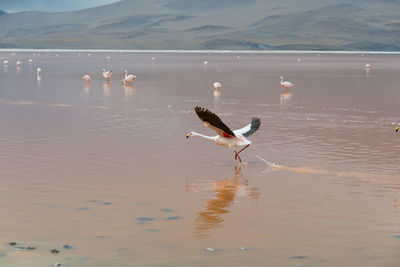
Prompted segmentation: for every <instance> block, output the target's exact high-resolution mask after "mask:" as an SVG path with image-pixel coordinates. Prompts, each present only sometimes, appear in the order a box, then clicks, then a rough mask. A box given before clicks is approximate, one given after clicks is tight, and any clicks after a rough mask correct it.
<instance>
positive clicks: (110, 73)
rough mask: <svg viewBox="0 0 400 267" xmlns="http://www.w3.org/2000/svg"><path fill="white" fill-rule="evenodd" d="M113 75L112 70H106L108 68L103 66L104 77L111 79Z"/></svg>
mask: <svg viewBox="0 0 400 267" xmlns="http://www.w3.org/2000/svg"><path fill="white" fill-rule="evenodd" d="M111 75H112V70H109V71H106V70H105V69H104V68H103V77H104V78H105V79H106V80H107V81H109V80H110V79H111Z"/></svg>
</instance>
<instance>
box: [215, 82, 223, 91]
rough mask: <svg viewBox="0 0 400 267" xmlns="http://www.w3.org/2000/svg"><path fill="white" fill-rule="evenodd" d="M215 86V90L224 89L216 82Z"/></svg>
mask: <svg viewBox="0 0 400 267" xmlns="http://www.w3.org/2000/svg"><path fill="white" fill-rule="evenodd" d="M213 86H214V88H215V90H218V89H220V88H221V87H222V85H221V83H220V82H214V84H213Z"/></svg>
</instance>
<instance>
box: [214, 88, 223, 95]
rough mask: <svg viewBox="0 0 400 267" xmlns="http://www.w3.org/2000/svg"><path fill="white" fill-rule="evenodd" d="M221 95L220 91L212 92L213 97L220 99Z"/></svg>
mask: <svg viewBox="0 0 400 267" xmlns="http://www.w3.org/2000/svg"><path fill="white" fill-rule="evenodd" d="M221 95H222V91H221V90H218V89H215V90H214V97H220V96H221Z"/></svg>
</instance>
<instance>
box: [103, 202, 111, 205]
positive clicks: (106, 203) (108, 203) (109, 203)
mask: <svg viewBox="0 0 400 267" xmlns="http://www.w3.org/2000/svg"><path fill="white" fill-rule="evenodd" d="M103 204H104V205H106V206H108V205H111V202H103Z"/></svg>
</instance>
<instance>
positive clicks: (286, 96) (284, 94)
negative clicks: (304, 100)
mask: <svg viewBox="0 0 400 267" xmlns="http://www.w3.org/2000/svg"><path fill="white" fill-rule="evenodd" d="M292 96H293V94H292V93H291V92H290V91H289V90H285V91H283V92H282V93H281V97H280V100H281V105H286V104H288V103H289V101H290V99H291V98H292Z"/></svg>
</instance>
